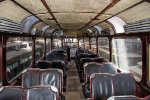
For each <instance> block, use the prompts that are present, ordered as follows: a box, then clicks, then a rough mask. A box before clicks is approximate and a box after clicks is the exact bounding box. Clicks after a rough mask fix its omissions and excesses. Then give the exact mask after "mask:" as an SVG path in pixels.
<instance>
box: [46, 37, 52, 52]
mask: <svg viewBox="0 0 150 100" xmlns="http://www.w3.org/2000/svg"><path fill="white" fill-rule="evenodd" d="M50 50H51V39H46V53H48V52H49V51H50Z"/></svg>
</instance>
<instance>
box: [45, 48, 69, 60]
mask: <svg viewBox="0 0 150 100" xmlns="http://www.w3.org/2000/svg"><path fill="white" fill-rule="evenodd" d="M46 60H48V61H53V60H63V61H65V62H66V61H67V56H66V52H65V51H64V50H60V49H54V50H51V51H50V52H49V53H48V54H47V55H46Z"/></svg>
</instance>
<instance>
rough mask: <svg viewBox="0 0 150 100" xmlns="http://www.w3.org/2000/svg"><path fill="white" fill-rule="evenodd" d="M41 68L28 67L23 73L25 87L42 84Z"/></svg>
mask: <svg viewBox="0 0 150 100" xmlns="http://www.w3.org/2000/svg"><path fill="white" fill-rule="evenodd" d="M39 70H40V69H39V68H34V69H32V68H31V69H28V70H26V71H24V72H23V74H22V86H23V88H31V87H32V86H36V85H40V71H39Z"/></svg>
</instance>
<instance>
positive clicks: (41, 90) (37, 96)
mask: <svg viewBox="0 0 150 100" xmlns="http://www.w3.org/2000/svg"><path fill="white" fill-rule="evenodd" d="M0 100H64V99H61V97H60V95H59V93H58V89H57V88H56V87H54V86H50V85H49V86H42V87H41V86H36V87H32V88H31V89H23V88H21V87H19V86H3V87H0Z"/></svg>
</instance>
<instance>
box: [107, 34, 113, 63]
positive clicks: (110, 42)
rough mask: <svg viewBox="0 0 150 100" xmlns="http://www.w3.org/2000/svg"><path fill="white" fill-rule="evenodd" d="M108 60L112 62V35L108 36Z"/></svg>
mask: <svg viewBox="0 0 150 100" xmlns="http://www.w3.org/2000/svg"><path fill="white" fill-rule="evenodd" d="M108 39H109V52H110V53H109V61H110V62H112V56H113V55H112V37H109V38H108Z"/></svg>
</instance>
